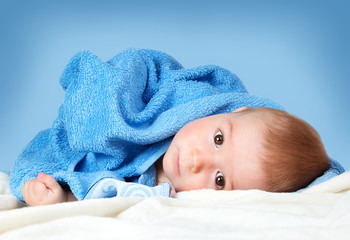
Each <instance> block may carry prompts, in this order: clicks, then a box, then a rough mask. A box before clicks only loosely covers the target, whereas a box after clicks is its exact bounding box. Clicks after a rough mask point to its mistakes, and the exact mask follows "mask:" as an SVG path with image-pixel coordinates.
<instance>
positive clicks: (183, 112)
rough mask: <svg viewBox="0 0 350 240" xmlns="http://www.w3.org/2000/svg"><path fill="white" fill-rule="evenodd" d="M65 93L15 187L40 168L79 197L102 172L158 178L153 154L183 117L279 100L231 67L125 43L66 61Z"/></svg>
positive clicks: (28, 151) (131, 178) (20, 167)
mask: <svg viewBox="0 0 350 240" xmlns="http://www.w3.org/2000/svg"><path fill="white" fill-rule="evenodd" d="M60 83H61V85H62V87H63V89H64V90H65V98H64V102H63V104H62V106H61V107H60V109H59V112H58V117H57V119H56V120H55V121H54V123H53V125H52V127H51V128H50V129H47V130H44V131H42V132H40V133H39V134H38V135H37V136H36V137H35V138H34V139H33V140H32V141H31V142H30V143H29V144H28V146H27V147H26V148H25V149H24V151H23V152H22V154H21V155H20V156H19V158H18V159H17V161H16V162H15V166H14V169H13V171H12V173H11V178H10V188H11V191H12V193H13V194H14V195H15V196H17V197H18V198H19V199H21V200H23V196H22V191H21V190H22V187H23V184H24V183H25V182H26V181H28V180H29V179H33V178H36V176H37V174H38V173H39V172H45V173H47V174H50V175H52V176H53V177H54V178H55V179H56V180H57V181H58V182H59V183H60V184H61V185H62V186H63V187H67V188H68V187H69V188H70V189H71V191H72V192H73V194H74V195H75V196H76V197H77V199H83V198H84V197H85V196H86V194H87V192H88V191H89V189H90V188H92V187H93V186H94V184H96V183H97V182H98V181H100V180H101V179H104V178H113V179H117V180H121V181H128V182H135V183H140V184H144V185H147V186H154V185H155V168H154V166H153V164H154V162H155V161H156V160H157V159H158V158H159V157H160V156H161V155H162V154H164V153H165V151H166V150H167V148H168V146H169V144H170V142H171V140H172V137H173V136H174V135H175V133H176V132H177V131H178V130H179V129H180V128H181V127H183V126H184V125H185V124H187V123H189V122H191V121H193V120H195V119H198V118H202V117H205V116H209V115H213V114H219V113H227V112H231V111H233V110H235V109H237V108H239V107H242V106H248V107H263V106H264V107H271V108H277V109H281V108H282V107H281V106H280V105H278V104H276V103H274V102H273V101H270V100H268V99H264V98H259V97H255V96H252V95H249V94H248V93H247V90H246V88H245V87H244V85H243V83H242V82H241V81H240V80H239V79H238V78H237V77H236V75H234V74H233V73H231V72H230V71H228V70H225V69H223V68H221V67H218V66H213V65H207V66H201V67H195V68H190V69H184V68H183V67H182V66H181V64H180V63H178V62H177V61H176V60H175V59H174V58H172V57H171V56H169V55H167V54H165V53H162V52H159V51H154V50H135V49H129V50H126V51H124V52H122V53H120V54H118V55H116V56H115V57H114V58H112V59H111V60H109V61H107V62H104V61H102V60H100V59H99V58H98V57H97V56H95V55H94V54H92V53H90V52H87V51H84V52H80V53H78V54H76V55H75V56H74V57H73V58H72V59H71V61H70V62H69V63H68V65H67V66H66V68H65V70H64V72H63V74H62V76H61V79H60Z"/></svg>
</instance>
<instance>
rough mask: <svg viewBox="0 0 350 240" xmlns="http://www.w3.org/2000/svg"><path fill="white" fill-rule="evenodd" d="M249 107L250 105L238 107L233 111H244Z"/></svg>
mask: <svg viewBox="0 0 350 240" xmlns="http://www.w3.org/2000/svg"><path fill="white" fill-rule="evenodd" d="M248 109H249V108H248V107H240V108H237V109H236V110H234V111H233V112H243V111H245V110H248Z"/></svg>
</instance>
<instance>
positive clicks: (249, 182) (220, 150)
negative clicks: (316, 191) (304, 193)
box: [163, 107, 329, 192]
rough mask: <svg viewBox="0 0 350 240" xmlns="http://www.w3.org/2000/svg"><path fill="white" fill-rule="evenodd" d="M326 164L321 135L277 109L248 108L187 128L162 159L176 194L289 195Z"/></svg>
mask: <svg viewBox="0 0 350 240" xmlns="http://www.w3.org/2000/svg"><path fill="white" fill-rule="evenodd" d="M328 164H329V158H328V156H327V153H326V151H325V148H324V146H323V144H322V141H321V139H320V137H319V135H318V134H317V132H316V131H315V130H314V129H313V128H312V127H311V126H310V125H309V124H307V123H306V122H305V121H303V120H301V119H299V118H297V117H295V116H293V115H291V114H289V113H287V112H285V111H281V110H275V109H270V108H246V107H243V108H240V109H237V110H236V111H234V112H232V113H227V114H218V115H213V116H209V117H205V118H202V119H198V120H196V121H193V122H191V123H189V124H187V125H186V126H185V127H183V128H182V129H180V131H179V132H178V133H177V134H176V135H175V137H174V139H173V141H172V143H171V145H170V147H169V149H168V151H167V152H166V154H165V156H164V158H163V169H164V172H165V175H166V176H167V177H168V178H169V180H170V182H171V183H172V185H173V187H174V188H175V190H176V191H177V192H179V191H185V190H194V189H208V188H209V189H219V190H220V189H224V190H234V189H242V190H243V189H261V190H266V191H271V192H291V191H296V190H298V189H301V188H304V187H306V186H307V185H308V184H310V183H311V182H312V181H313V180H314V179H315V178H317V177H318V176H320V175H322V174H323V172H324V171H325V170H326V169H328V167H329V165H328Z"/></svg>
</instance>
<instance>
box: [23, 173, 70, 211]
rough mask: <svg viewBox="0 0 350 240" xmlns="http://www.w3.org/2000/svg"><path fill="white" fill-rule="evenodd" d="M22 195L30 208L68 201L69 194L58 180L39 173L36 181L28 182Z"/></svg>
mask: <svg viewBox="0 0 350 240" xmlns="http://www.w3.org/2000/svg"><path fill="white" fill-rule="evenodd" d="M22 194H23V198H24V201H25V202H26V203H27V204H28V205H30V206H36V205H47V204H54V203H60V202H66V201H67V195H68V194H67V193H66V192H65V191H64V190H63V189H62V187H61V186H60V185H59V184H58V182H57V181H56V179H54V178H53V177H52V176H50V175H47V174H45V173H39V174H38V177H37V178H36V179H32V180H29V181H27V182H26V183H25V184H24V186H23V188H22Z"/></svg>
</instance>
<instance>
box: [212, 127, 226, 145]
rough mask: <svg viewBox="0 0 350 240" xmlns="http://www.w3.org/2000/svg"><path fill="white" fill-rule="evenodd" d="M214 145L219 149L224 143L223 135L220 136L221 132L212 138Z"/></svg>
mask: <svg viewBox="0 0 350 240" xmlns="http://www.w3.org/2000/svg"><path fill="white" fill-rule="evenodd" d="M214 143H215V145H216V147H217V148H219V147H220V146H221V145H222V144H223V143H224V135H222V132H221V131H220V130H219V131H218V132H217V133H216V134H215V136H214Z"/></svg>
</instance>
